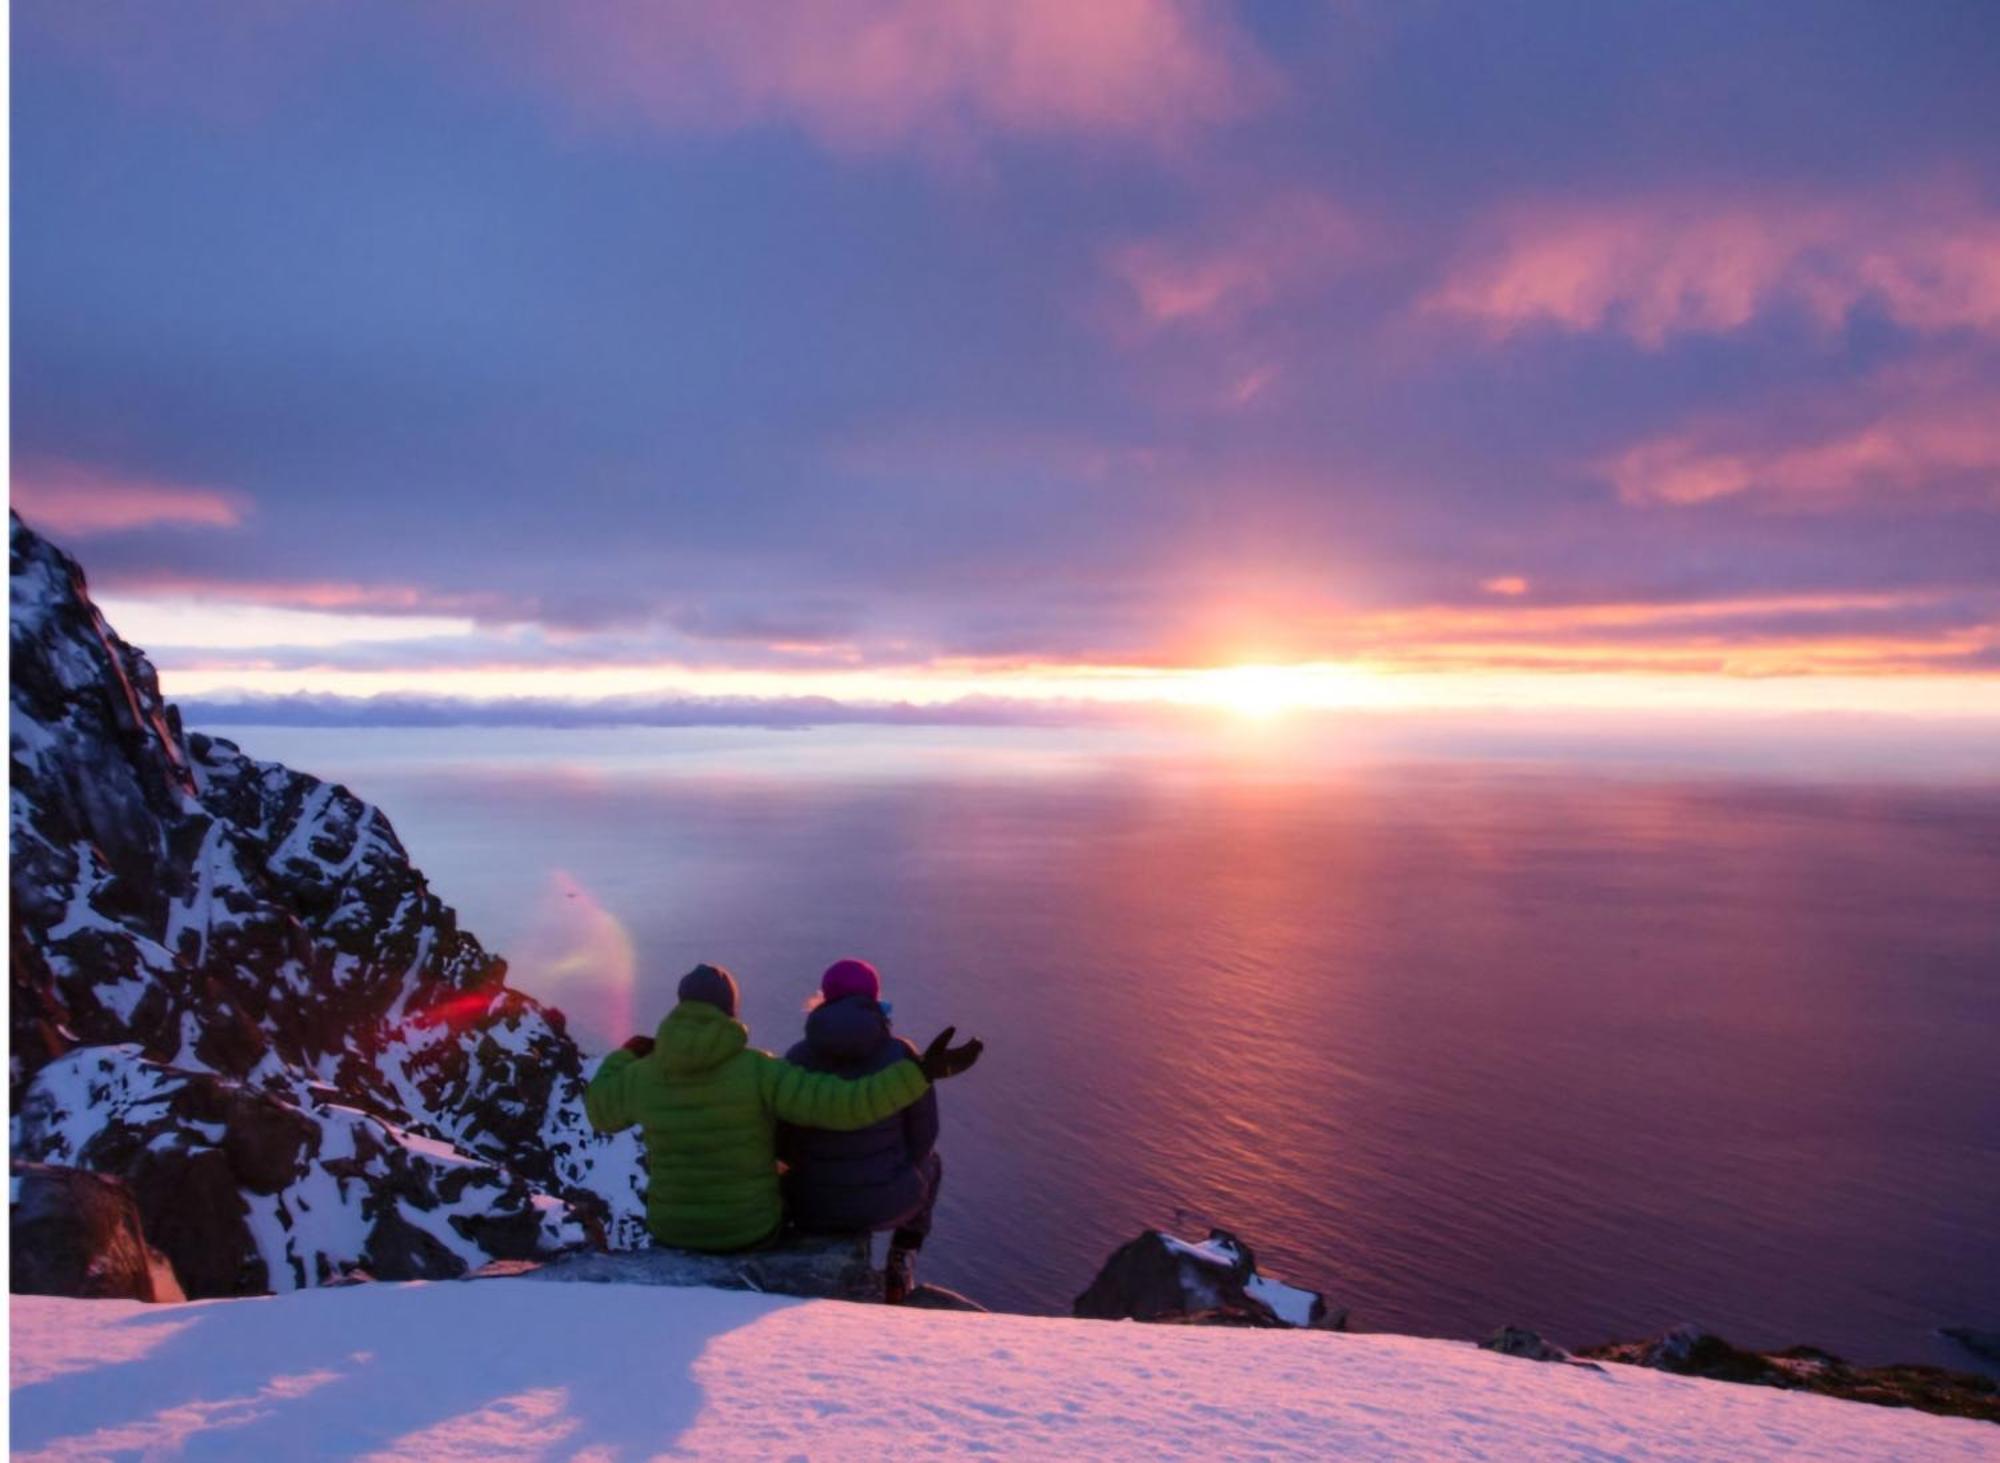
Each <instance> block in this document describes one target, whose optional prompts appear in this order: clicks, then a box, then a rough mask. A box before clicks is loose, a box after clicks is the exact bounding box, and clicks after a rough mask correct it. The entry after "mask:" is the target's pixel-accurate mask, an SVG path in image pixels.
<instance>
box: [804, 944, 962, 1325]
mask: <svg viewBox="0 0 2000 1463" xmlns="http://www.w3.org/2000/svg"><path fill="white" fill-rule="evenodd" d="M915 1055H916V1048H915V1047H913V1046H911V1044H910V1043H909V1042H907V1041H905V1040H904V1039H903V1038H902V1037H900V1036H897V1035H896V1034H895V1033H894V1032H892V1031H891V1030H890V1029H889V1007H888V1006H887V1005H886V1004H884V1002H883V1000H882V980H881V977H880V976H879V975H877V974H876V971H875V967H874V966H872V965H870V964H869V963H868V962H867V961H865V960H839V961H835V962H834V963H833V964H832V965H830V966H828V967H827V970H826V974H825V975H823V976H822V977H821V978H820V989H819V997H818V999H817V1001H816V1003H815V1004H814V1006H813V1007H812V1010H811V1012H810V1014H809V1015H808V1016H807V1017H806V1035H805V1040H804V1041H801V1042H799V1043H798V1044H797V1045H796V1046H794V1047H793V1048H792V1049H791V1050H790V1051H788V1052H786V1053H785V1060H786V1061H788V1062H790V1063H792V1064H793V1065H795V1066H798V1067H803V1068H804V1069H805V1070H807V1071H809V1072H824V1073H830V1074H832V1075H834V1076H838V1077H844V1078H848V1079H850V1080H860V1079H862V1078H867V1077H870V1076H872V1075H873V1074H875V1073H877V1072H882V1071H886V1070H888V1069H889V1068H891V1067H893V1066H895V1065H896V1064H897V1063H898V1062H904V1061H909V1060H912V1059H913V1058H914V1057H915ZM937 1136H938V1110H937V1094H936V1092H935V1091H927V1092H925V1093H924V1095H923V1096H922V1097H919V1098H918V1099H917V1100H916V1101H915V1102H913V1103H911V1104H910V1105H909V1106H908V1107H906V1108H904V1109H903V1110H902V1111H901V1112H899V1113H897V1114H895V1115H894V1116H893V1117H888V1118H884V1119H883V1120H882V1121H880V1122H877V1123H874V1124H872V1125H870V1126H868V1127H865V1128H860V1129H856V1130H854V1131H851V1132H845V1133H839V1132H832V1131H829V1130H826V1129H820V1128H806V1127H797V1126H793V1125H791V1124H785V1125H783V1126H781V1127H780V1128H779V1131H778V1156H779V1157H780V1158H782V1159H783V1160H784V1161H785V1163H786V1165H787V1170H786V1173H785V1183H784V1189H785V1212H786V1214H787V1215H788V1216H789V1217H790V1219H791V1221H792V1222H793V1223H794V1224H796V1225H797V1226H798V1227H799V1228H801V1229H806V1230H812V1231H816V1232H821V1233H831V1234H855V1233H872V1232H877V1231H880V1230H885V1229H886V1230H890V1231H892V1233H891V1236H890V1239H889V1259H888V1263H887V1265H886V1266H885V1271H884V1273H885V1277H886V1278H885V1284H884V1295H883V1298H884V1299H885V1300H887V1301H888V1302H889V1304H891V1305H897V1304H900V1303H901V1302H902V1301H903V1300H904V1299H905V1298H906V1297H907V1296H908V1295H909V1293H910V1291H911V1289H912V1288H913V1287H914V1286H915V1284H916V1257H917V1251H918V1250H920V1249H922V1248H923V1244H924V1239H925V1237H926V1236H927V1235H928V1234H929V1233H930V1230H931V1211H932V1209H933V1207H934V1206H935V1205H936V1203H937V1193H938V1181H939V1179H940V1178H941V1176H942V1174H943V1164H942V1162H941V1161H940V1160H939V1158H938V1155H937Z"/></svg>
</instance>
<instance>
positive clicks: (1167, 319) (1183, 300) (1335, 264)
mask: <svg viewBox="0 0 2000 1463" xmlns="http://www.w3.org/2000/svg"><path fill="white" fill-rule="evenodd" d="M1361 246H1362V231H1361V230H1360V228H1359V227H1358V226H1357V225H1356V223H1355V222H1354V220H1353V219H1352V218H1351V217H1350V216H1349V215H1348V214H1347V213H1346V212H1345V211H1344V210H1342V209H1341V208H1339V207H1337V206H1336V205H1335V204H1333V203H1331V202H1330V201H1328V200H1327V199H1325V198H1322V197H1319V196H1317V195H1315V194H1310V193H1300V194H1292V195H1289V196H1286V197H1283V198H1280V199H1277V200H1275V201H1273V202H1271V203H1268V204H1265V205H1264V206H1262V207H1260V208H1258V209H1255V210H1253V211H1251V212H1249V213H1247V214H1239V215H1235V216H1233V217H1231V218H1229V219H1228V220H1227V221H1226V222H1225V223H1224V224H1223V225H1222V226H1221V227H1219V228H1215V229H1212V230H1210V231H1208V232H1207V233H1205V234H1203V235H1201V236H1198V237H1194V238H1186V239H1164V238H1163V239H1143V240H1138V241H1135V242H1131V243H1126V244H1121V245H1118V246H1117V247H1115V248H1113V249H1111V250H1109V251H1108V252H1107V253H1106V254H1105V256H1104V267H1105V269H1106V271H1107V272H1108V273H1109V274H1110V275H1111V277H1112V279H1113V280H1114V281H1116V283H1117V285H1118V287H1119V291H1120V295H1121V298H1122V301H1123V303H1124V305H1125V306H1126V307H1127V311H1128V312H1129V313H1133V314H1136V317H1137V320H1138V323H1139V325H1140V326H1141V327H1142V328H1143V329H1146V330H1160V329H1167V328H1173V327H1182V326H1196V327H1204V328H1215V327H1223V326H1228V325H1231V324H1234V323H1235V322H1237V321H1239V320H1241V319H1242V318H1243V317H1244V316H1246V315H1249V314H1252V313H1254V312H1256V311H1258V310H1261V309H1264V308H1266V307H1268V306H1270V305H1272V304H1274V303H1276V302H1277V301H1278V300H1279V299H1281V298H1282V297H1284V296H1286V295H1289V294H1291V293H1293V292H1294V291H1297V290H1300V289H1304V288H1308V287H1310V286H1312V285H1314V284H1317V283H1319V282H1321V281H1323V280H1324V279H1326V278H1327V277H1328V276H1330V275H1332V274H1335V273H1338V272H1339V271H1341V270H1343V269H1345V268H1347V267H1348V266H1350V265H1352V264H1353V263H1354V262H1355V260H1356V259H1357V258H1358V256H1359V254H1360V250H1361ZM1262 384H1263V383H1259V385H1258V386H1257V387H1256V388H1255V389H1254V390H1252V391H1251V392H1249V393H1248V394H1249V395H1255V394H1256V390H1261V389H1262Z"/></svg>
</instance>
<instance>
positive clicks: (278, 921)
mask: <svg viewBox="0 0 2000 1463" xmlns="http://www.w3.org/2000/svg"><path fill="white" fill-rule="evenodd" d="M10 560H11V569H12V574H11V584H10V599H11V611H12V613H11V622H10V642H11V648H12V656H13V665H12V677H11V685H10V692H11V713H12V714H11V723H10V728H9V731H10V736H9V747H10V762H11V766H10V771H11V791H12V818H11V850H12V868H11V883H12V896H13V913H12V928H11V931H10V935H11V990H10V996H11V1002H10V1010H11V1025H10V1057H11V1062H10V1078H11V1096H12V1099H13V1103H12V1106H13V1110H14V1112H15V1115H16V1117H15V1130H14V1151H15V1153H16V1155H17V1156H21V1157H26V1158H30V1159H35V1160H39V1161H45V1162H51V1163H60V1164H73V1165H79V1166H82V1167H87V1168H91V1169H96V1170H99V1171H103V1172H107V1173H115V1174H119V1175H121V1176H123V1177H125V1178H127V1179H128V1180H129V1181H130V1182H131V1184H132V1187H133V1190H134V1193H135V1196H136V1197H137V1199H138V1202H139V1205H140V1208H141V1211H142V1213H143V1215H144V1218H145V1222H146V1224H147V1229H148V1234H149V1235H150V1236H151V1237H152V1239H153V1240H154V1242H155V1243H156V1244H158V1245H159V1246H160V1247H161V1248H162V1249H163V1250H165V1251H166V1252H167V1253H168V1255H169V1256H170V1257H171V1258H172V1260H173V1262H174V1264H175V1267H176V1269H177V1270H178V1271H179V1272H180V1274H181V1277H182V1280H183V1282H184V1283H185V1284H186V1285H187V1286H188V1288H189V1291H190V1293H191V1294H194V1295H220V1294H235V1293H243V1292H248V1291H257V1290H264V1289H275V1290H284V1289H289V1288H293V1287H295V1286H300V1285H311V1284H314V1283H316V1282H318V1281H321V1280H324V1279H327V1278H329V1277H331V1276H334V1275H337V1274H340V1273H342V1272H344V1271H347V1270H349V1269H352V1268H354V1267H356V1266H365V1267H366V1268H367V1269H368V1270H370V1271H371V1272H372V1273H375V1274H378V1275H383V1276H397V1275H430V1276H441V1275H451V1274H458V1273H462V1272H463V1271H464V1270H466V1269H468V1268H471V1267H476V1266H478V1265H480V1264H483V1263H485V1262H487V1261H489V1260H491V1259H494V1258H499V1257H517V1256H521V1255H528V1254H542V1255H546V1254H552V1253H556V1252H559V1251H561V1250H563V1249H566V1248H570V1247H574V1246H578V1245H584V1244H589V1243H594V1242H595V1243H601V1242H605V1241H607V1240H608V1241H609V1242H611V1243H613V1244H618V1243H628V1242H636V1241H637V1240H638V1239H639V1238H640V1237H641V1235H642V1234H643V1208H642V1204H641V1200H640V1196H639V1193H638V1188H637V1185H638V1182H639V1175H640V1170H641V1164H640V1155H639V1151H638V1143H637V1140H636V1139H635V1138H634V1137H632V1136H631V1135H621V1136H619V1137H616V1138H608V1139H607V1138H604V1137H601V1136H599V1135H596V1134H594V1133H592V1132H591V1131H590V1129H589V1126H588V1124H587V1122H586V1121H585V1119H584V1115H583V1105H582V1091H583V1085H584V1069H583V1058H582V1054H581V1053H580V1052H579V1051H578V1050H577V1047H576V1044H575V1043H574V1042H573V1041H572V1040H570V1038H569V1035H568V1033H567V1031H566V1030H565V1027H564V1023H563V1021H562V1017H561V1015H560V1013H559V1012H555V1011H552V1010H547V1009H545V1008H543V1007H542V1006H540V1005H539V1004H537V1003H536V1002H535V1001H533V1000H531V999H529V998H528V997H526V996H524V995H522V994H520V993H519V992H517V991H514V990H510V989H509V988H508V987H507V986H506V984H505V977H506V965H505V962H503V961H501V960H499V959H498V958H496V957H495V956H493V955H491V954H489V953H487V951H486V950H484V949H483V948H482V947H481V946H480V944H479V941H478V940H477V939H475V938H474V937H473V936H472V935H471V934H470V933H468V932H466V931H464V930H461V929H460V928H459V927H458V921H457V917H456V916H455V915H454V914H453V912H452V910H451V909H450V908H449V907H448V906H447V905H445V904H444V903H443V901H441V900H440V899H439V898H438V897H437V896H436V895H435V894H433V893H432V892H431V890H430V888H429V886H428V885H427V884H426V883H425V881H424V877H423V875H422V874H421V873H420V872H419V871H418V870H417V869H416V868H415V867H413V866H412V865H411V863H410V860H409V858H408V856H407V854H406V853H405V852H404V850H403V847H402V844H401V843H400V842H399V841H398V839H397V837H396V833H395V830H394V829H393V828H392V827H391V826H390V823H389V820H388V819H387V818H386V817H385V816H384V815H383V814H382V812H381V811H380V810H379V809H377V808H374V807H372V806H370V805H369V804H367V803H365V802H363V801H362V800H361V799H359V798H357V797H356V796H354V794H353V793H351V792H349V791H348V790H347V789H346V788H344V787H341V786H339V785H338V784H334V783H327V782H322V781H320V780H318V779H317V778H313V777H310V776H307V775H306V774H304V773H300V772H295V771H293V770H291V769H290V768H287V767H283V766H280V765H278V764H276V763H271V762H259V761H255V760H253V759H252V758H250V757H248V756H246V755H245V754H244V753H243V752H242V751H241V750H240V749H239V748H238V747H237V746H235V745H234V744H233V743H231V742H229V741H226V740H223V739H222V738H219V737H209V736H203V735H201V734H199V733H187V732H185V731H184V730H183V728H182V726H181V721H180V716H179V714H178V712H176V711H175V709H174V708H173V706H172V705H170V704H169V703H168V702H167V701H166V700H165V699H164V698H163V697H162V696H161V694H160V689H159V683H158V679H157V677H156V676H155V674H154V672H153V668H152V667H151V665H149V664H148V663H147V661H146V659H145V657H144V656H143V655H142V654H140V653H139V652H138V651H136V650H134V649H133V648H132V647H130V646H128V645H126V644H125V643H124V642H123V641H122V640H120V639H119V638H118V636H117V635H116V634H115V633H114V632H113V631H112V629H111V627H110V626H109V625H107V624H106V623H105V621H104V618H103V616H102V615H101V614H99V613H98V611H97V608H96V607H95V606H94V605H93V604H92V603H91V601H90V597H89V594H88V592H87V590H86V587H85V583H84V578H83V573H82V571H81V570H80V569H79V568H78V566H77V565H76V563H75V561H74V560H72V559H70V558H69V556H68V555H66V554H64V553H62V551H61V550H59V549H57V548H55V547H54V546H53V545H52V544H50V543H48V542H47V541H46V540H44V539H42V538H41V537H39V536H38V535H37V534H35V533H34V532H33V531H31V530H30V529H28V528H27V527H25V526H24V525H23V524H22V523H21V521H20V520H19V519H18V518H14V519H13V520H12V523H11V533H10Z"/></svg>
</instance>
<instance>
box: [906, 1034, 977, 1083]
mask: <svg viewBox="0 0 2000 1463" xmlns="http://www.w3.org/2000/svg"><path fill="white" fill-rule="evenodd" d="M956 1035H958V1028H957V1027H956V1026H947V1027H945V1029H944V1030H942V1031H940V1032H939V1033H938V1034H937V1035H936V1036H934V1037H932V1038H931V1044H930V1045H929V1046H927V1047H925V1048H924V1055H923V1060H922V1061H920V1062H918V1063H917V1065H918V1066H919V1067H921V1068H923V1073H924V1076H925V1077H927V1078H929V1079H930V1080H931V1081H932V1082H942V1081H944V1079H945V1078H947V1077H956V1076H957V1075H958V1074H959V1073H960V1072H964V1071H967V1070H969V1069H970V1068H971V1066H972V1064H973V1063H974V1062H976V1061H978V1060H979V1054H980V1053H981V1052H983V1051H985V1050H986V1043H985V1042H983V1041H980V1040H978V1039H976V1038H975V1039H974V1040H972V1041H968V1042H967V1043H965V1045H963V1046H953V1045H952V1044H951V1039H952V1038H953V1037H954V1036H956Z"/></svg>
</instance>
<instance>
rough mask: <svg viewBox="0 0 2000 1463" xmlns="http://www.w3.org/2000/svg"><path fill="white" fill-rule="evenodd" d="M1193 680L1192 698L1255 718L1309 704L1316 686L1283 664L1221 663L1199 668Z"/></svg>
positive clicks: (1303, 675) (1307, 677)
mask: <svg viewBox="0 0 2000 1463" xmlns="http://www.w3.org/2000/svg"><path fill="white" fill-rule="evenodd" d="M1197 680H1198V686H1197V696H1196V699H1198V700H1201V701H1205V702H1207V703H1208V704H1209V705H1211V706H1219V707H1222V708H1224V709H1225V710H1228V711H1233V712H1235V713H1236V714H1237V715H1239V716H1246V717H1249V718H1251V719H1252V720H1256V721H1264V720H1268V719H1270V718H1271V717H1274V716H1277V715H1279V714H1281V713H1283V712H1286V711H1290V710H1292V709H1293V708H1295V707H1299V706H1305V705H1310V704H1311V703H1312V702H1313V701H1314V700H1315V699H1316V697H1315V692H1316V691H1317V690H1318V689H1319V688H1317V687H1316V686H1314V685H1313V684H1312V677H1311V676H1309V675H1308V674H1305V673H1303V672H1302V671H1301V670H1300V669H1299V668H1297V667H1293V666H1283V665H1232V666H1224V667H1221V668H1220V669H1217V670H1212V671H1203V672H1201V674H1200V675H1199V677H1198V678H1197Z"/></svg>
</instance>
